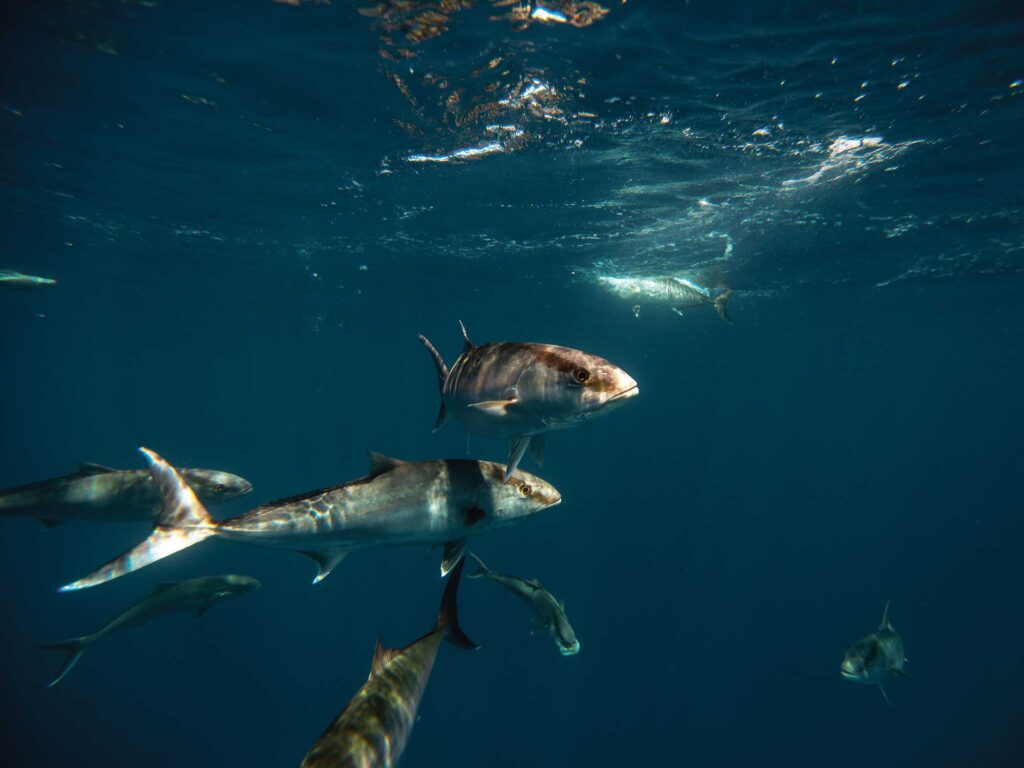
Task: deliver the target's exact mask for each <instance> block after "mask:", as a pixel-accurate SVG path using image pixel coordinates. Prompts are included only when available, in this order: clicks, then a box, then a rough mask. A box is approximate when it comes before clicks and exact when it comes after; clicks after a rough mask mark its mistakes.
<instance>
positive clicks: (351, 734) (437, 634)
mask: <svg viewBox="0 0 1024 768" xmlns="http://www.w3.org/2000/svg"><path fill="white" fill-rule="evenodd" d="M463 564H464V562H463V561H460V562H459V564H458V565H457V566H456V567H455V569H454V571H453V572H452V575H451V577H450V578H449V579H448V583H447V584H446V585H445V590H444V596H443V597H442V599H441V610H440V612H439V614H438V618H437V622H436V624H435V625H434V628H433V629H432V630H431V631H430V632H428V633H427V634H425V635H424V636H423V637H421V638H420V639H419V640H416V641H415V642H413V643H410V644H409V645H407V646H405V647H404V648H384V647H383V646H382V645H381V643H380V640H378V641H377V645H376V648H375V649H374V654H373V664H372V667H371V669H370V678H369V679H368V680H367V681H366V683H365V684H364V685H363V687H362V688H360V689H359V691H358V692H357V693H356V695H355V696H353V697H352V700H351V701H349V703H348V706H346V707H345V709H344V710H342V712H341V714H340V715H338V717H336V718H335V719H334V722H332V723H331V724H330V725H329V726H328V727H327V730H326V731H324V733H323V735H321V736H320V738H319V739H318V740H317V742H316V744H314V745H313V747H312V748H311V749H310V750H309V752H307V753H306V756H305V757H304V758H303V760H302V764H301V766H300V768H393V766H395V765H396V764H397V763H398V760H399V758H400V757H401V756H402V751H403V750H404V749H405V745H406V743H407V742H408V740H409V735H410V733H411V732H412V727H413V724H414V723H415V721H416V712H417V710H418V709H419V706H420V701H421V700H422V698H423V692H424V690H426V687H427V681H428V680H429V679H430V673H431V671H433V668H434V661H435V659H436V658H437V652H438V650H439V648H440V647H441V641H442V640H445V639H447V640H448V641H449V642H451V643H452V644H453V645H456V646H458V647H460V648H467V649H473V648H476V644H475V643H473V641H472V640H470V639H469V638H468V637H466V635H465V633H463V631H462V629H461V628H460V627H459V623H458V613H457V609H456V598H457V596H458V588H459V578H460V577H461V575H462V568H463Z"/></svg>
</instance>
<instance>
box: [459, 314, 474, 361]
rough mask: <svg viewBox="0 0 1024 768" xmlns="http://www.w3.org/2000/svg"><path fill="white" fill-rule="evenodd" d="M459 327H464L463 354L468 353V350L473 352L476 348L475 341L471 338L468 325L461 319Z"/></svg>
mask: <svg viewBox="0 0 1024 768" xmlns="http://www.w3.org/2000/svg"><path fill="white" fill-rule="evenodd" d="M459 328H461V329H462V338H463V339H464V341H463V344H462V354H466V353H467V352H471V351H473V350H474V349H476V346H475V345H474V344H473V342H472V341H470V340H469V334H468V333H467V332H466V326H465V325H463V324H462V321H461V320H459Z"/></svg>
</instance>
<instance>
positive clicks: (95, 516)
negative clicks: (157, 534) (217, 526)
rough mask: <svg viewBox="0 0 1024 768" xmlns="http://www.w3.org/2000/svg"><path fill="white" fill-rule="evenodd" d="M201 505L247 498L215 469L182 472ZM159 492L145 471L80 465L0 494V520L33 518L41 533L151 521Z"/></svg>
mask: <svg viewBox="0 0 1024 768" xmlns="http://www.w3.org/2000/svg"><path fill="white" fill-rule="evenodd" d="M180 471H181V475H182V477H184V478H185V482H187V483H188V484H189V485H190V486H191V487H192V489H193V490H195V492H196V494H197V495H198V496H199V498H201V499H202V500H203V501H204V502H206V503H207V504H210V503H216V502H220V501H227V500H228V499H233V498H235V497H236V496H241V495H243V494H246V493H249V491H251V490H252V484H251V483H250V482H249V481H248V480H246V479H245V478H244V477H239V476H238V475H232V474H231V473H230V472H221V471H219V470H215V469H182V470H180ZM161 507H162V505H161V499H160V488H159V487H158V486H157V484H156V483H155V482H153V478H152V477H151V476H150V474H149V472H148V471H146V470H145V469H111V468H110V467H104V466H100V465H99V464H82V465H81V466H80V467H79V469H78V471H77V472H75V473H74V474H73V475H64V476H63V477H56V478H53V479H52V480H42V481H40V482H37V483H31V484H29V485H22V486H18V487H17V488H8V489H6V490H2V491H0V515H17V516H21V517H35V518H38V519H39V520H41V521H43V523H45V524H46V525H47V527H52V526H54V525H60V524H61V523H66V522H68V521H70V520H115V521H116V520H152V519H153V518H155V517H156V516H157V515H158V514H159V513H160V509H161Z"/></svg>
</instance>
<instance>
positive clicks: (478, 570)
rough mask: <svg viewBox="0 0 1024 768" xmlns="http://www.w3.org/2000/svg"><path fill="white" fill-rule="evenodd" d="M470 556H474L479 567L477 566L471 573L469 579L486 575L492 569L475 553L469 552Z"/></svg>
mask: <svg viewBox="0 0 1024 768" xmlns="http://www.w3.org/2000/svg"><path fill="white" fill-rule="evenodd" d="M469 556H470V557H472V558H473V559H474V560H475V561H476V566H477V567H476V570H475V571H473V572H472V573H471V574H469V575H468V576H467V577H466V578H469V579H479V578H480V577H481V576H486V575H487V574H488V573H489V572H490V570H491V569H490V568H488V567H487V566H486V565H484V561H483V560H481V559H480V558H479V557H477V556H476V555H474V554H473V553H472V552H470V553H469Z"/></svg>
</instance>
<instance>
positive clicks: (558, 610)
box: [469, 552, 580, 656]
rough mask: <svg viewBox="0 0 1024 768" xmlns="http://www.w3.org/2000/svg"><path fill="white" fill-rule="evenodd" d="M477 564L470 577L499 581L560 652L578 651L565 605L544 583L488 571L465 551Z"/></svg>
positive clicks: (477, 559)
mask: <svg viewBox="0 0 1024 768" xmlns="http://www.w3.org/2000/svg"><path fill="white" fill-rule="evenodd" d="M469 555H470V557H472V558H473V559H474V560H475V561H476V564H477V566H478V569H477V570H476V571H475V572H474V573H471V574H469V578H471V579H480V578H486V579H490V580H491V581H493V582H494V583H495V584H500V585H501V586H503V587H504V588H505V589H507V590H508V591H509V592H511V593H512V594H513V595H515V596H516V597H518V598H519V599H520V600H522V601H523V602H524V603H526V604H527V605H528V606H530V610H531V611H533V624H534V626H535V627H536V628H537V629H539V630H545V631H547V632H549V633H550V634H551V637H552V638H554V641H555V645H557V646H558V652H559V653H561V654H562V655H563V656H574V655H575V654H577V653H579V650H580V641H579V640H578V639H577V638H576V632H575V631H573V628H572V624H570V623H569V619H568V617H567V616H566V615H565V605H564V604H563V603H562V601H561V600H557V599H556V598H555V596H554V595H552V594H551V593H550V592H548V591H547V590H546V589H544V586H543V585H542V584H541V583H540V582H539V581H537V580H536V579H534V580H532V581H530V580H527V579H521V578H519V577H518V576H506V575H504V574H501V573H497V572H496V571H492V570H491V569H490V568H488V567H487V566H486V565H484V563H483V561H482V560H481V559H480V558H479V557H477V556H476V555H474V554H473V553H472V552H470V553H469Z"/></svg>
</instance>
